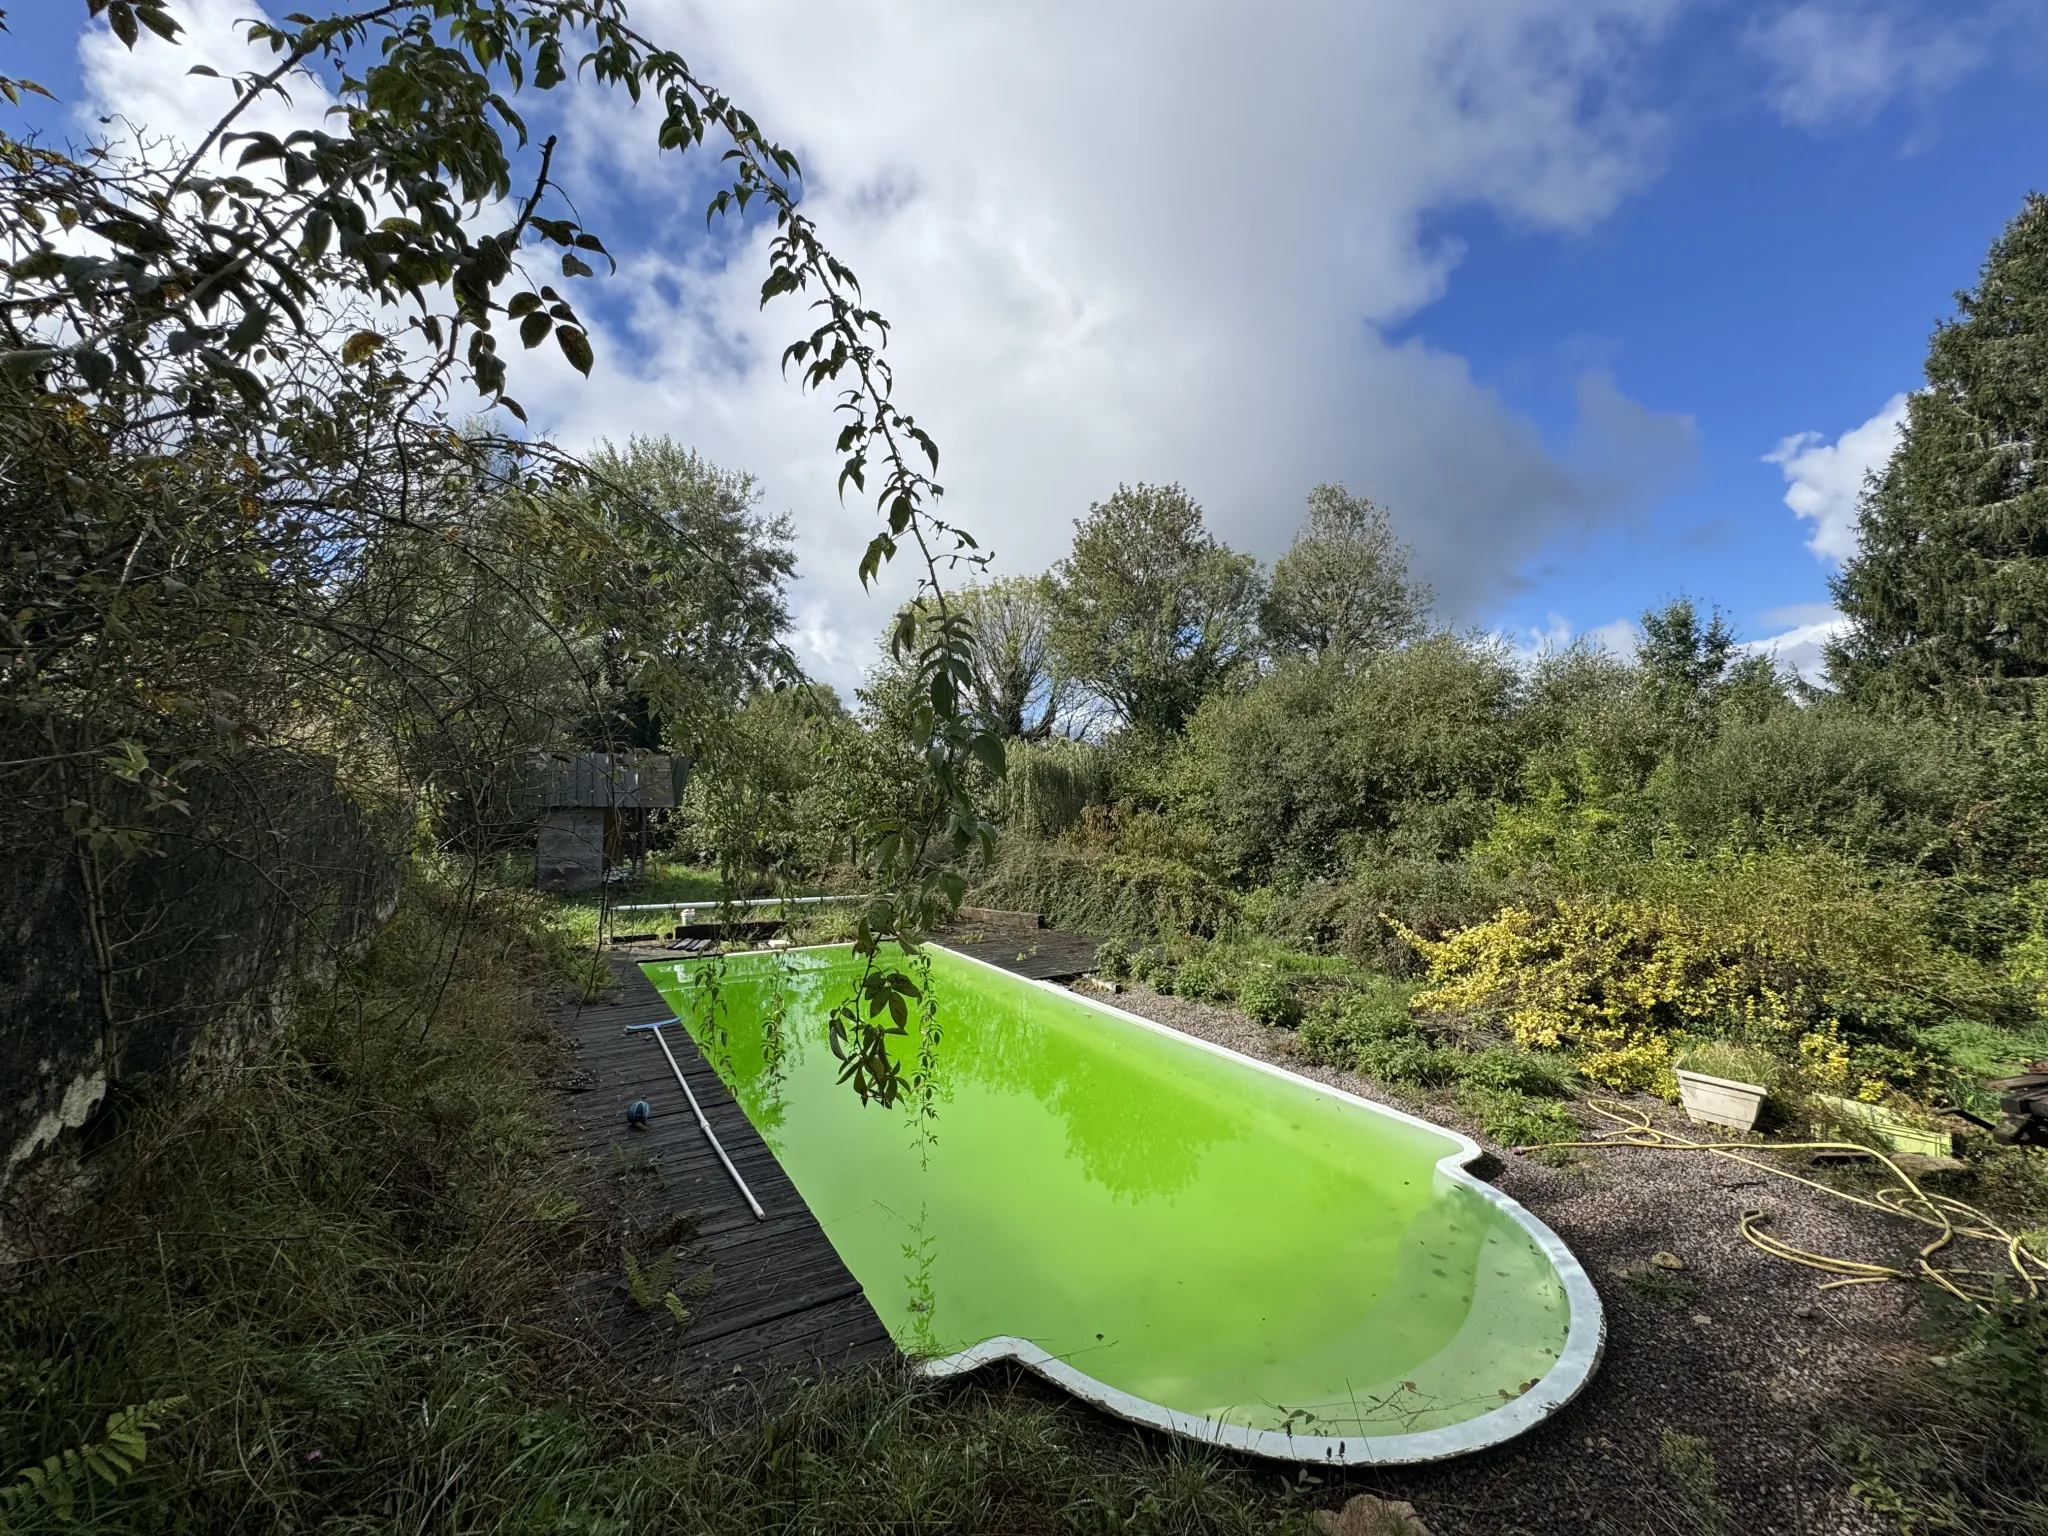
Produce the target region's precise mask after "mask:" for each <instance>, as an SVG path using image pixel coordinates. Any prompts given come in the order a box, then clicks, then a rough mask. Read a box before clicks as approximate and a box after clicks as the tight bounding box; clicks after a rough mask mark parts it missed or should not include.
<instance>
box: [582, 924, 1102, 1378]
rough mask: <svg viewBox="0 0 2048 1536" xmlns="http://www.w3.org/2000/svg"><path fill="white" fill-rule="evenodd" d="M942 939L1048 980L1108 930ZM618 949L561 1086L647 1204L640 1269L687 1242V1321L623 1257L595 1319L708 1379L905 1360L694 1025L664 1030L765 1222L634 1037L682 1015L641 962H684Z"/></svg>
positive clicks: (596, 1174)
mask: <svg viewBox="0 0 2048 1536" xmlns="http://www.w3.org/2000/svg"><path fill="white" fill-rule="evenodd" d="M939 942H940V943H942V944H944V945H946V946H947V947H948V948H951V949H955V950H958V951H959V952H961V953H962V954H967V955H972V956H974V957H975V958H977V959H980V960H985V961H987V962H989V963H990V964H992V965H996V966H1000V967H1001V968H1003V969H1004V970H1007V971H1014V972H1016V973H1017V974H1018V975H1021V976H1028V977H1031V978H1033V979H1037V980H1053V981H1064V980H1068V979H1071V978H1072V977H1074V976H1078V975H1080V974H1082V973H1083V972H1085V971H1087V970H1089V969H1090V968H1091V967H1092V966H1093V965H1094V963H1095V947H1096V941H1095V940H1093V939H1090V938H1087V937H1085V936H1083V935H1080V934H1072V933H1061V932H1058V931H1057V930H1052V929H1028V928H1017V929H1015V930H1014V931H1012V930H1011V929H1009V928H1007V927H1004V926H1002V925H988V924H983V925H978V926H977V927H976V928H974V929H965V930H962V931H956V932H954V933H950V934H947V935H944V936H942V937H941V938H940V940H939ZM606 958H607V960H608V961H609V963H610V965H611V967H612V972H613V975H614V977H615V978H616V983H617V984H616V985H615V986H614V987H613V988H612V989H611V990H610V991H609V992H608V993H607V994H606V997H605V999H604V1001H602V1002H597V1003H581V1004H579V1003H569V1004H565V1005H564V1006H563V1007H561V1008H560V1009H558V1010H557V1012H556V1014H555V1022H556V1025H557V1027H558V1028H559V1029H560V1030H561V1031H562V1033H563V1035H564V1036H565V1037H566V1038H567V1040H568V1042H569V1046H570V1049H571V1051H572V1053H573V1057H574V1063H575V1065H574V1068H573V1069H572V1072H571V1075H570V1078H569V1080H568V1082H566V1083H565V1084H563V1085H562V1086H563V1087H564V1088H565V1090H566V1093H567V1099H568V1115H567V1118H568V1122H569V1130H568V1139H569V1143H570V1146H569V1150H570V1151H572V1152H573V1153H574V1154H575V1155H577V1156H578V1157H580V1158H581V1159H582V1160H583V1162H584V1164H585V1167H586V1169H587V1170H588V1172H589V1174H590V1176H591V1177H593V1178H598V1179H603V1178H612V1179H615V1180H618V1181H619V1185H618V1186H617V1189H618V1193H619V1203H620V1205H621V1208H622V1210H623V1209H624V1208H625V1207H627V1206H634V1207H637V1208H638V1210H637V1211H636V1213H635V1214H634V1215H633V1216H632V1217H631V1224H632V1225H633V1226H634V1227H636V1228H637V1229H638V1230H639V1232H640V1233H641V1234H643V1235H641V1236H637V1237H636V1236H634V1235H632V1234H630V1233H627V1232H623V1231H622V1232H621V1233H620V1234H619V1237H620V1247H621V1249H623V1250H624V1251H626V1252H632V1253H633V1254H634V1257H635V1259H636V1260H637V1261H638V1262H639V1263H641V1264H642V1265H645V1264H647V1263H649V1262H651V1261H654V1260H657V1259H658V1258H659V1257H660V1252H661V1251H665V1250H666V1249H667V1248H670V1247H674V1248H675V1249H676V1252H677V1258H676V1261H675V1265H674V1272H673V1274H672V1275H671V1276H670V1278H669V1283H670V1284H671V1285H672V1286H673V1287H674V1288H675V1289H676V1291H677V1294H678V1298H679V1300H680V1301H681V1302H682V1304H683V1305H684V1306H686V1307H687V1308H688V1311H689V1318H688V1321H687V1322H685V1323H682V1324H677V1323H675V1322H674V1321H673V1320H672V1319H671V1318H670V1316H669V1314H668V1313H667V1312H666V1311H665V1310H664V1309H663V1308H662V1307H661V1306H660V1304H659V1303H658V1302H657V1304H656V1305H655V1306H653V1307H651V1308H641V1307H639V1306H638V1305H637V1304H636V1303H634V1302H633V1301H631V1300H630V1299H629V1298H628V1297H627V1296H626V1294H625V1292H624V1288H623V1278H622V1276H623V1264H624V1257H623V1252H622V1253H619V1254H615V1255H609V1256H608V1266H607V1267H605V1268H603V1269H600V1270H594V1271H592V1272H591V1274H590V1275H589V1276H588V1277H587V1280H586V1283H585V1285H584V1287H583V1289H584V1291H585V1294H584V1295H582V1296H581V1297H579V1298H577V1299H578V1300H579V1301H580V1303H581V1310H582V1312H583V1315H584V1317H585V1318H586V1319H587V1326H590V1327H593V1328H596V1329H599V1330H601V1331H602V1332H603V1333H604V1334H605V1335H607V1336H609V1337H610V1339H611V1341H612V1342H613V1343H614V1344H615V1345H618V1346H624V1347H626V1348H629V1349H631V1350H632V1351H634V1352H635V1353H636V1354H637V1355H640V1356H643V1357H645V1358H647V1359H648V1360H649V1362H650V1374H659V1375H661V1376H663V1377H664V1378H666V1379H668V1380H671V1381H673V1382H676V1383H679V1384H689V1385H691V1386H693V1387H701V1388H712V1387H722V1386H727V1385H731V1384H735V1383H743V1382H768V1381H773V1380H777V1379H781V1380H787V1379H789V1378H791V1377H795V1376H815V1375H817V1374H819V1373H820V1372H821V1371H823V1370H826V1369H830V1368H832V1367H835V1366H844V1365H854V1364H859V1363H862V1362H866V1361H872V1360H878V1359H884V1358H887V1357H888V1356H890V1355H892V1354H893V1353H894V1352H895V1345H894V1343H893V1342H892V1341H891V1340H890V1338H889V1333H888V1330H887V1329H886V1328H884V1327H883V1326H882V1322H881V1319H880V1318H878V1317H877V1316H876V1315H875V1311H874V1308H873V1307H871V1306H870V1305H869V1304H868V1300H867V1297H866V1296H865V1295H864V1294H863V1293H862V1291H861V1288H860V1282H859V1281H857V1280H855V1279H854V1278H853V1274H852V1272H851V1271H850V1270H848V1269H847V1267H846V1264H845V1262H844V1261H843V1260H842V1259H841V1258H840V1257H839V1254H838V1252H837V1250H835V1249H834V1248H833V1246H832V1240H831V1239H830V1238H829V1237H828V1236H826V1234H825V1229H824V1227H823V1226H822V1225H821V1224H820V1223H819V1221H818V1218H817V1217H816V1216H814V1215H813V1214H812V1213H811V1210H810V1208H809V1207H808V1206H806V1205H805V1204H804V1201H803V1197H802V1196H801V1195H799V1194H798V1193H797V1190H796V1186H795V1185H794V1184H793V1183H791V1182H790V1178H789V1175H788V1174H786V1173H784V1172H783V1171H782V1165H781V1164H780V1163H778V1162H777V1161H776V1159H775V1154H774V1153H773V1152H771V1151H770V1150H769V1148H768V1144H767V1143H766V1142H765V1141H763V1140H762V1139H761V1135H760V1133H759V1132H758V1131H756V1130H755V1129H754V1127H753V1125H752V1124H751V1123H750V1122H749V1121H748V1119H747V1117H746V1113H745V1111H743V1110H742V1109H741V1108H740V1107H739V1105H738V1103H737V1102H735V1100H734V1099H733V1096H732V1094H731V1093H730V1092H729V1091H728V1090H727V1089H726V1086H725V1084H724V1083H723V1082H721V1081H720V1080H719V1077H718V1074H717V1073H716V1072H715V1071H714V1070H713V1069H712V1067H711V1064H710V1063H709V1062H707V1061H706V1060H705V1059H704V1056H703V1053H702V1052H701V1051H699V1050H698V1048H697V1042H696V1041H695V1040H694V1039H692V1038H691V1036H690V1033H689V1031H688V1030H687V1029H685V1028H683V1027H682V1026H681V1025H671V1026H670V1027H669V1028H667V1029H666V1030H664V1031H663V1032H662V1033H663V1035H664V1036H665V1037H666V1038H667V1040H668V1043H669V1049H670V1050H672V1051H674V1052H675V1057H676V1061H677V1064H678V1065H680V1066H681V1068H682V1070H683V1075H684V1076H685V1077H686V1078H687V1079H688V1081H689V1084H690V1088H691V1091H692V1092H693V1093H695V1094H696V1096H697V1102H698V1103H699V1104H701V1105H702V1106H703V1108H704V1114H705V1117H706V1118H707V1119H708V1120H709V1121H710V1122H711V1128H712V1129H713V1130H714V1131H715V1132H717V1134H718V1139H719V1141H720V1142H721V1143H723V1145H724V1147H725V1150H726V1152H727V1154H728V1155H729V1156H730V1157H731V1158H732V1160H733V1164H734V1166H735V1167H736V1168H738V1170H739V1172H740V1175H741V1177H742V1178H744V1179H745V1180H746V1181H747V1185H748V1187H749V1188H750V1189H752V1190H753V1192H754V1197H755V1199H757V1200H759V1201H760V1202H761V1207H762V1209H763V1211H764V1212H765V1217H763V1218H756V1217H755V1215H754V1214H753V1212H752V1211H751V1210H750V1209H749V1208H748V1206H747V1203H746V1199H745V1197H744V1196H743V1195H741V1193H740V1191H739V1190H738V1189H737V1188H736V1187H735V1186H734V1184H733V1181H732V1177H731V1176H730V1175H729V1174H728V1173H727V1172H726V1170H725V1168H724V1166H723V1165H722V1164H721V1163H720V1162H719V1160H718V1154H717V1153H716V1152H714V1151H713V1150H712V1148H711V1145H710V1143H709V1142H707V1141H706V1140H705V1138H704V1133H703V1132H702V1131H701V1130H700V1129H699V1128H698V1125H697V1120H696V1116H695V1115H693V1114H692V1113H691V1111H690V1106H689V1103H688V1101H687V1100H686V1099H685V1098H684V1097H683V1092H682V1090H681V1089H680V1088H679V1087H677V1086H676V1080H675V1074H674V1072H673V1071H671V1070H670V1067H669V1064H668V1059H667V1058H666V1057H665V1056H663V1055H662V1052H661V1047H660V1046H659V1045H658V1044H657V1043H656V1042H655V1041H654V1039H653V1038H652V1036H651V1032H649V1031H646V1030H636V1031H634V1032H632V1033H630V1034H629V1033H627V1030H628V1027H629V1026H631V1025H635V1024H651V1023H653V1022H654V1021H655V1020H657V1019H666V1018H668V1017H670V1015H671V1012H672V1010H671V1009H670V1008H669V1006H668V1005H667V1004H666V1003H665V1002H664V1001H663V1000H662V997H661V994H660V993H659V992H658V991H656V990H655V987H654V984H653V983H652V982H650V981H649V980H648V979H647V978H646V976H645V975H643V974H642V973H641V970H640V964H641V962H643V961H661V960H675V959H680V958H683V957H682V956H680V955H678V954H675V953H673V952H671V951H669V950H668V949H666V948H664V947H662V946H660V945H657V944H633V945H626V946H621V947H620V948H618V949H616V950H614V951H612V952H610V953H609V954H608V955H607V956H606ZM848 1091H849V1092H851V1091H852V1090H850V1089H849V1090H848ZM636 1099H644V1100H646V1101H647V1103H648V1106H649V1107H650V1109H651V1110H652V1114H651V1115H650V1117H649V1121H648V1124H647V1126H646V1127H645V1129H639V1130H636V1129H633V1128H631V1127H629V1126H628V1124H627V1123H626V1107H627V1106H628V1105H629V1104H631V1103H632V1102H633V1101H634V1100H636ZM628 1186H630V1187H628ZM665 1224H666V1225H671V1226H674V1227H677V1228H679V1229H681V1231H682V1234H683V1235H682V1237H681V1240H680V1243H678V1242H677V1240H676V1239H675V1238H673V1237H668V1238H666V1239H665V1240H664V1241H660V1242H657V1241H656V1240H655V1239H654V1238H653V1237H651V1236H647V1235H644V1234H650V1233H659V1232H660V1231H661V1229H662V1227H663V1226H664V1225H665ZM636 1244H637V1245H638V1246H636Z"/></svg>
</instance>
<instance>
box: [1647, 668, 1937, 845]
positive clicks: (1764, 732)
mask: <svg viewBox="0 0 2048 1536" xmlns="http://www.w3.org/2000/svg"><path fill="white" fill-rule="evenodd" d="M1971 776H1972V769H1971V765H1970V763H1969V761H1968V759H1967V758H1966V757H1965V755H1964V754H1963V752H1962V751H1961V750H1960V747H1959V744H1958V742H1957V740H1956V738H1955V737H1954V736H1953V735H1952V734H1950V733H1948V732H1945V731H1943V730H1941V729H1940V728H1939V727H1937V726H1935V725H1934V724H1933V723H1932V722H1929V721H1924V720H1922V721H1895V720H1890V719H1886V718H1883V717H1880V716H1874V715H1869V714H1864V713H1861V712H1858V711H1855V710H1852V709H1849V708H1847V707H1846V706H1843V705H1841V704H1838V703H1834V702H1822V703H1817V704H1812V705H1808V706H1806V707H1803V708H1801V707H1798V706H1795V705H1791V704H1789V703H1788V704H1785V705H1782V706H1781V707H1779V708H1776V709H1772V710H1770V711H1769V712H1767V713H1765V714H1764V715H1762V716H1761V717H1760V718H1743V717H1740V716H1737V717H1736V718H1733V719H1729V720H1725V721H1723V722H1722V724H1721V726H1720V728H1719V730H1718V731H1717V732H1716V734H1715V735H1714V737H1713V739H1712V740H1711V741H1709V742H1707V743H1705V744H1704V745H1702V746H1701V747H1699V748H1698V749H1697V750H1695V751H1692V752H1689V753H1687V754H1685V755H1684V756H1682V757H1678V758H1674V759H1667V760H1666V762H1665V763H1663V764H1662V765H1660V767H1659V768H1658V770H1657V771H1656V773H1655V774H1654V775H1653V777H1652V779H1651V781H1650V784H1649V795H1650V799H1651V800H1652V802H1653V803H1654V807H1655V812H1656V818H1657V820H1658V822H1659V823H1660V824H1663V825H1668V826H1671V827H1674V828H1676V829H1677V830H1678V831H1679V832H1680V833H1682V834H1683V835H1684V836H1685V837H1686V839H1687V840H1688V841H1689V842H1690V843H1691V844H1692V845H1693V846H1695V847H1702V848H1711V847H1716V846H1720V845H1722V844H1727V843H1734V844H1736V845H1737V846H1745V847H1760V846H1766V845H1768V844H1770V843H1772V842H1783V841H1786V840H1788V839H1789V840H1793V841H1801V842H1808V841H1810V842H1820V843H1825V844H1827V845H1829V846H1832V847H1836V848H1842V849H1847V850H1851V851H1853V852H1856V853H1859V854H1863V855H1867V856H1871V857H1876V858H1881V859H1886V860H1890V861H1895V862H1899V863H1904V864H1924V863H1934V864H1937V865H1939V864H1944V863H1946V861H1947V859H1948V855H1949V853H1950V850H1951V846H1952V843H1953V824H1954V821H1955V818H1956V815H1957V813H1958V811H1959V810H1960V809H1961V808H1962V805H1963V802H1964V799H1965V797H1966V795H1967V794H1968V791H1969V787H1970V779H1971Z"/></svg>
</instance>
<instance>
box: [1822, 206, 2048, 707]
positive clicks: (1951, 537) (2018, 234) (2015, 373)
mask: <svg viewBox="0 0 2048 1536" xmlns="http://www.w3.org/2000/svg"><path fill="white" fill-rule="evenodd" d="M1956 304H1957V308H1958V311H1959V313H1958V315H1957V317H1956V318H1955V319H1954V320H1950V321H1947V322H1944V323H1943V324H1942V325H1941V326H1940V327H1939V328H1937V329H1936V331H1935V333H1934V339H1933V342H1932V344H1931V345H1930V347H1929V349H1928V355H1927V386H1928V387H1927V388H1926V390H1924V391H1923V392H1921V393H1919V394H1916V395H1914V396H1913V397H1912V399H1911V401H1910V402H1909V403H1908V406H1907V417H1906V428H1905V433H1904V436H1903V437H1902V439H1901V441H1900V443H1899V447H1898V449H1897V451H1896V452H1895V453H1894V454H1893V455H1892V458H1891V462H1890V463H1889V464H1887V465H1886V466H1885V468H1884V470H1883V471H1882V472H1881V473H1879V474H1876V475H1873V476H1872V478H1871V481H1870V483H1869V485H1868V486H1867V487H1866V489H1865V491H1864V494H1863V502H1862V506H1861V508H1860V510H1859V537H1860V548H1859V550H1858V552H1857V553H1856V555H1855V556H1854V557H1852V558H1851V559H1850V560H1849V562H1848V563H1847V565H1846V566H1845V567H1844V568H1843V571H1842V574H1841V575H1840V576H1839V577H1838V578H1837V579H1836V581H1835V600H1836V602H1837V603H1839V604H1840V605H1841V608H1842V611H1843V612H1844V613H1845V614H1847V615H1848V617H1849V621H1850V627H1849V630H1848V632H1847V633H1846V634H1845V635H1844V636H1843V637H1842V638H1841V639H1840V640H1839V641H1838V642H1837V643H1836V644H1834V645H1833V646H1831V647H1830V648H1829V651H1828V675H1829V678H1830V679H1831V680H1832V681H1833V682H1834V683H1835V684H1836V685H1837V686H1838V687H1840V688H1841V689H1843V691H1844V692H1846V693H1849V694H1851V695H1852V696H1859V697H1863V698H1866V699H1873V700H1890V701H1899V702H1903V701H1907V700H1916V699H1917V700H1919V701H1922V702H1926V703H1933V704H1935V705H1937V706H1938V707H1942V708H1946V709H1955V708H1958V707H1961V706H1963V705H1965V704H1967V703H1969V702H1971V701H1973V700H1976V701H1983V702H1989V703H1992V704H1996V705H1999V706H2002V707H2008V708H2010V707H2015V706H2018V705H2022V704H2023V703H2024V702H2025V701H2027V700H2029V699H2030V698H2031V697H2032V695H2033V693H2034V691H2035V689H2034V688H2033V687H2032V686H2030V685H2031V683H2032V680H2033V679H2037V678H2042V677H2048V466H2044V464H2043V462H2042V455H2043V453H2044V452H2048V197H2043V196H2041V195H2040V194H2038V193H2036V194H2031V195H2029V197H2028V198H2027V201H2026V204H2025V206H2023V207H2022V208H2021V209H2020V212H2019V214H2018V216H2017V217H2015V218H2014V219H2013V221H2012V222H2011V223H2010V224H2009V225H2007V226H2006V229H2005V232H2004V233H2003V234H2002V235H2001V236H2000V237H1999V238H1998V240H1997V242H1996V243H1995V244H1994V245H1993V246H1992V247H1991V253H1990V255H1989V257H1988V258H1987V259H1986V261H1985V263H1984V270H1983V274H1982V277H1981V278H1980V280H1979V282H1978V284H1977V287H1976V289H1975V290H1974V291H1971V292H1965V293H1959V294H1957V295H1956Z"/></svg>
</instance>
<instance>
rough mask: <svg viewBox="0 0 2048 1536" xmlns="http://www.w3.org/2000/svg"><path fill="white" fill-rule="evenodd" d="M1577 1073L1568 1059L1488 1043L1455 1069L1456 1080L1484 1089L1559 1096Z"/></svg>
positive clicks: (1496, 1091) (1563, 1095)
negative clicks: (1457, 1070) (1456, 1071)
mask: <svg viewBox="0 0 2048 1536" xmlns="http://www.w3.org/2000/svg"><path fill="white" fill-rule="evenodd" d="M1577 1077H1578V1073H1577V1072H1576V1071H1575V1070H1574V1068H1573V1067H1572V1064H1571V1063H1570V1062H1569V1061H1566V1060H1564V1059H1563V1058H1562V1057H1560V1056H1558V1055H1556V1054H1554V1053H1548V1052H1543V1051H1525V1050H1522V1049H1520V1048H1518V1047H1515V1046H1510V1045H1496V1046H1489V1047H1487V1048H1486V1049H1485V1050H1482V1051H1474V1052H1473V1053H1472V1054H1471V1055H1470V1056H1467V1057H1466V1058H1465V1059H1464V1063H1463V1065H1462V1066H1461V1067H1460V1068H1459V1072H1458V1078H1459V1081H1461V1082H1464V1083H1467V1084H1470V1085H1471V1086H1472V1087H1474V1088H1477V1089H1479V1090H1482V1091H1486V1092H1494V1093H1519V1094H1525V1095H1528V1096H1531V1097H1536V1098H1563V1097H1565V1096H1566V1095H1567V1094H1569V1093H1570V1092H1571V1091H1572V1087H1573V1084H1574V1082H1575V1080H1576V1079H1577Z"/></svg>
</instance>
